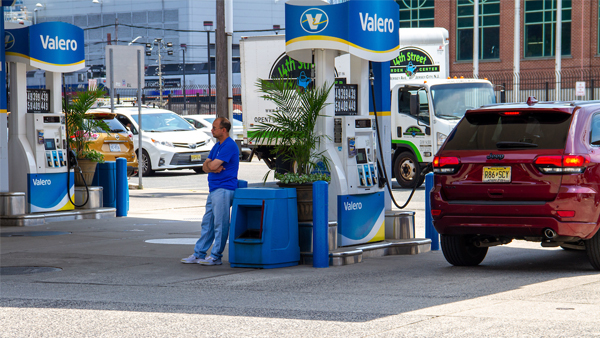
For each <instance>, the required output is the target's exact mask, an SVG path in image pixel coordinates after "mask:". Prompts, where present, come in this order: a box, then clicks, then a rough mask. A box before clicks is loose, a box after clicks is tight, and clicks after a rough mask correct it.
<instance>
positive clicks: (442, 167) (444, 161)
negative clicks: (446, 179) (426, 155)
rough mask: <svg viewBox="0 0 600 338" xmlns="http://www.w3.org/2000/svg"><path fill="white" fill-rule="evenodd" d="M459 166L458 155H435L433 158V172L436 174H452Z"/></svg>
mask: <svg viewBox="0 0 600 338" xmlns="http://www.w3.org/2000/svg"><path fill="white" fill-rule="evenodd" d="M458 168H460V159H459V158H458V157H442V156H435V157H434V158H433V172H434V173H436V174H454V173H456V172H457V171H458Z"/></svg>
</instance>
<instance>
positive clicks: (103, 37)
mask: <svg viewBox="0 0 600 338" xmlns="http://www.w3.org/2000/svg"><path fill="white" fill-rule="evenodd" d="M284 4H285V1H283V0H282V1H278V0H234V1H233V8H234V10H233V28H234V34H233V44H236V45H237V44H238V42H239V40H240V38H241V37H242V36H243V35H264V34H274V33H275V32H276V31H275V30H274V29H273V27H274V26H277V25H280V26H281V27H283V26H284V17H285V13H284V10H285V7H284ZM18 6H26V8H27V11H28V12H29V13H31V14H35V20H36V21H37V23H41V22H46V21H62V22H67V23H71V24H74V25H76V26H79V27H81V28H83V29H84V31H85V41H86V46H85V48H86V65H87V66H93V65H104V64H105V60H104V59H105V51H104V48H105V46H106V45H107V44H108V43H112V44H115V43H116V44H128V43H130V42H131V41H133V40H135V39H136V38H137V37H140V38H138V39H137V40H136V41H135V42H134V43H136V44H145V43H152V42H153V41H154V39H156V38H161V39H163V41H165V42H171V43H172V44H173V46H174V48H173V52H174V53H173V55H167V53H164V55H162V56H163V58H162V60H163V63H166V64H169V63H176V64H179V63H181V62H182V58H183V53H182V51H181V47H180V45H181V44H185V45H186V46H187V52H186V63H190V64H192V63H205V62H206V60H207V58H208V56H207V45H208V44H207V42H208V41H207V40H208V36H207V35H208V34H210V44H211V46H212V47H211V57H213V58H214V54H215V47H214V46H215V36H214V33H208V34H207V33H206V30H209V31H214V30H215V29H216V27H217V20H216V1H215V0H176V1H175V0H19V4H18ZM34 10H35V13H34ZM31 16H32V17H31V18H30V20H31V21H33V19H34V18H33V15H31ZM205 21H211V22H212V27H207V28H205V25H204V22H205ZM234 55H235V53H234ZM238 56H239V54H238ZM156 61H157V55H156V53H153V54H152V55H151V56H148V57H146V64H147V65H154V64H156Z"/></svg>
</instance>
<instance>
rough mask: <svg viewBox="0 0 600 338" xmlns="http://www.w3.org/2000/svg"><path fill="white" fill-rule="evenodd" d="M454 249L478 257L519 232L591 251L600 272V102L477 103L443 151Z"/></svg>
mask: <svg viewBox="0 0 600 338" xmlns="http://www.w3.org/2000/svg"><path fill="white" fill-rule="evenodd" d="M433 168H434V187H433V189H432V190H431V213H432V216H433V224H434V226H435V228H436V230H437V231H438V232H439V233H440V234H441V245H442V251H443V253H444V257H445V258H446V260H447V261H448V262H449V263H450V264H453V265H459V266H461V265H462V266H468V265H478V264H479V263H481V262H482V261H483V259H484V258H485V255H486V254H487V250H488V247H490V246H495V245H501V244H508V243H510V242H511V241H512V240H513V239H521V240H526V241H537V242H541V245H542V246H543V247H557V246H561V247H563V248H564V249H580V250H586V251H587V255H588V258H589V261H590V263H591V264H592V266H593V267H594V268H595V269H597V270H600V234H599V232H598V228H599V226H600V225H599V221H600V102H598V101H595V102H537V100H535V98H529V99H528V100H527V103H514V104H502V105H491V106H484V107H481V108H478V109H473V110H469V111H467V112H466V114H465V116H464V118H463V119H462V120H461V121H460V122H459V123H458V125H457V126H456V128H455V129H454V130H453V132H452V133H451V134H450V136H448V139H447V140H446V142H445V143H444V145H443V146H442V147H441V148H440V151H439V152H438V153H437V155H436V156H435V158H434V163H433Z"/></svg>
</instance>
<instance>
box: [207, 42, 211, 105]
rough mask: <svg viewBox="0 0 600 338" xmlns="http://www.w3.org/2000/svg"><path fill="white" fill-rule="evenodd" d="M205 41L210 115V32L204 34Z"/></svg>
mask: <svg viewBox="0 0 600 338" xmlns="http://www.w3.org/2000/svg"><path fill="white" fill-rule="evenodd" d="M206 41H207V46H206V50H207V52H206V53H207V55H208V113H209V114H210V111H211V110H212V107H211V106H212V90H211V84H210V72H211V69H210V68H211V67H210V31H207V32H206Z"/></svg>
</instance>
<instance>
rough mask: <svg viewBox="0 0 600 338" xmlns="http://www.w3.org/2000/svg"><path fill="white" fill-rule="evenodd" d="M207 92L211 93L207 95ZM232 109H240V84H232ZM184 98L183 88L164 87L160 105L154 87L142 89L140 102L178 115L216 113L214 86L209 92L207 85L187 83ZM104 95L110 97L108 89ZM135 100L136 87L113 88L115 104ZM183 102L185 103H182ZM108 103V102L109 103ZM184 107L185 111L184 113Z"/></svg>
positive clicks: (158, 93) (158, 94) (157, 92)
mask: <svg viewBox="0 0 600 338" xmlns="http://www.w3.org/2000/svg"><path fill="white" fill-rule="evenodd" d="M209 93H210V94H211V95H209ZM232 93H233V110H234V114H235V112H236V110H237V111H239V114H241V111H242V92H241V85H233V88H232ZM185 95H186V97H185V100H184V97H183V88H181V87H179V88H164V89H163V96H162V105H161V103H160V102H161V101H160V92H159V90H158V89H156V88H145V89H143V90H142V104H143V105H151V106H156V107H161V106H162V107H163V108H165V109H168V110H171V111H173V112H175V113H177V114H179V115H194V114H216V112H217V102H216V95H217V93H216V86H211V90H210V92H209V90H208V85H189V86H186V87H185ZM106 97H107V98H108V97H110V95H109V93H108V90H107V94H106ZM136 101H137V89H133V88H117V89H115V104H124V105H127V104H132V105H133V104H134V103H135V102H136ZM184 102H185V104H184ZM109 104H110V103H109ZM184 108H185V109H186V110H187V113H184Z"/></svg>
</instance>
